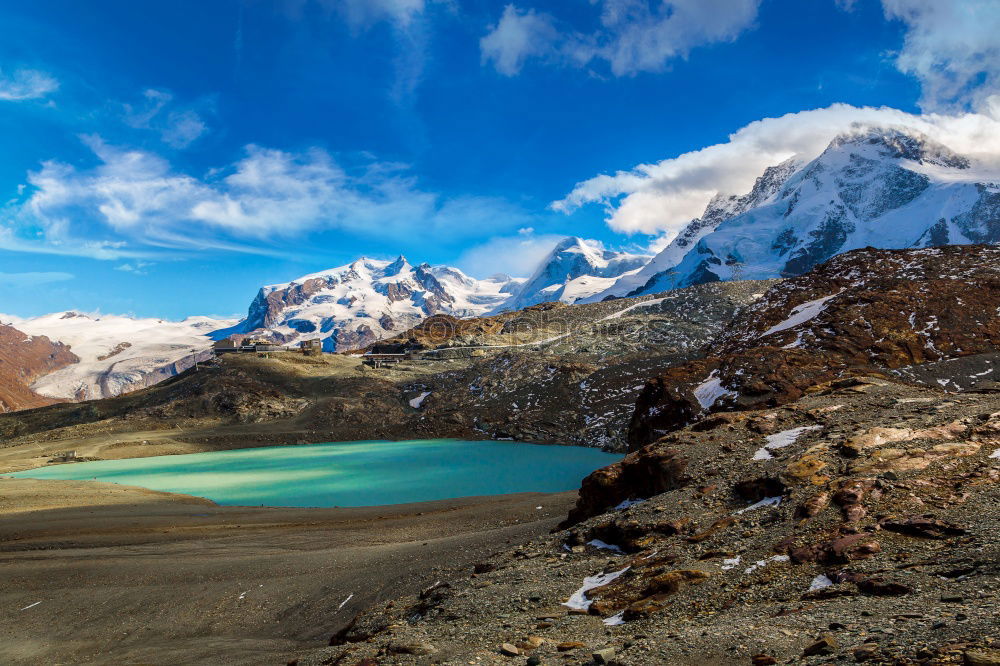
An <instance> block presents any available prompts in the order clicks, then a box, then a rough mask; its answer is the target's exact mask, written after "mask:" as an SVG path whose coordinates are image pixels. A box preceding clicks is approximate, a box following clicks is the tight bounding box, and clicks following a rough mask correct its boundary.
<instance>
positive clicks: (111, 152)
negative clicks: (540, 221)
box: [0, 136, 527, 258]
mask: <svg viewBox="0 0 1000 666" xmlns="http://www.w3.org/2000/svg"><path fill="white" fill-rule="evenodd" d="M84 140H85V142H86V144H87V145H88V146H89V147H90V149H91V150H92V151H93V153H94V156H95V157H96V161H97V163H96V164H95V165H94V166H92V167H90V168H86V169H82V168H78V167H75V166H71V165H68V164H65V163H62V162H57V161H48V162H44V163H43V164H42V166H41V168H40V169H39V170H37V171H35V172H32V173H30V174H29V175H28V183H29V185H30V188H29V189H28V190H27V191H26V192H25V195H24V197H22V199H21V200H19V201H17V202H15V203H14V204H12V205H9V206H8V207H7V208H6V209H5V210H4V211H3V215H2V216H0V246H2V247H6V248H8V249H21V250H32V251H62V252H67V253H70V252H73V251H74V250H76V252H77V253H79V254H88V255H91V256H100V257H101V258H116V257H119V256H135V255H134V254H133V255H129V252H130V251H132V252H134V251H135V250H136V249H137V248H143V247H146V248H149V247H153V248H172V249H182V250H183V249H192V248H198V249H204V248H213V249H220V250H234V251H249V252H261V253H273V252H272V251H271V250H270V249H269V248H273V247H274V246H275V245H277V244H280V243H281V242H282V241H283V240H287V239H289V238H292V237H300V236H302V235H305V234H307V233H310V232H313V231H319V230H326V229H341V230H347V231H351V232H355V233H361V234H366V235H370V236H374V237H382V238H392V237H399V236H401V235H407V234H410V235H412V234H414V233H417V234H421V235H426V236H430V237H436V238H439V239H440V240H441V241H442V242H445V241H448V240H451V239H459V238H463V237H464V238H468V237H475V236H477V235H479V234H481V233H482V230H483V229H491V228H493V229H495V228H504V227H505V226H506V227H507V228H516V227H517V226H521V225H523V224H524V222H525V221H527V216H526V215H525V214H524V213H523V212H522V211H521V210H520V209H517V208H515V207H513V206H511V205H510V204H507V203H505V202H504V201H501V200H496V199H493V198H489V197H468V196H466V197H453V198H447V197H443V196H441V195H439V194H436V193H433V192H428V191H425V190H423V189H421V188H420V187H418V185H417V183H416V181H415V179H414V178H413V177H412V176H411V175H410V173H409V171H408V169H407V168H406V167H405V165H400V164H394V163H387V162H375V161H371V160H368V161H364V162H361V163H346V164H345V163H342V162H340V161H338V160H337V159H335V158H334V157H333V156H332V155H330V154H329V153H327V152H326V151H324V150H321V149H318V148H314V149H311V150H306V151H304V152H300V153H291V152H286V151H281V150H275V149H271V148H265V147H261V146H254V145H250V146H247V147H246V150H245V154H244V156H243V157H242V158H241V159H240V160H238V161H236V162H235V163H234V164H232V165H229V166H227V167H225V168H222V169H218V170H213V171H211V172H209V173H208V174H206V175H205V176H202V177H196V176H193V175H190V174H186V173H183V172H180V171H178V170H176V169H175V168H174V167H173V166H172V165H171V164H170V162H168V161H167V160H165V159H164V158H163V157H161V156H159V155H156V154H154V153H151V152H148V151H144V150H134V149H124V148H120V147H117V146H112V145H109V144H107V143H105V142H104V141H103V140H102V139H101V138H100V137H96V136H89V137H84ZM94 243H98V244H97V245H96V246H95V245H94ZM114 244H118V245H114ZM139 256H142V255H141V254H140V255H139Z"/></svg>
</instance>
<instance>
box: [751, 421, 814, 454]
mask: <svg viewBox="0 0 1000 666" xmlns="http://www.w3.org/2000/svg"><path fill="white" fill-rule="evenodd" d="M822 427H823V426H819V425H812V426H801V427H799V428H792V429H791V430H783V431H781V432H776V433H774V434H773V435H768V436H767V437H765V438H764V440H765V441H766V442H767V443H766V444H764V446H762V447H761V448H759V449H757V452H756V453H754V454H753V459H754V460H769V459H771V458H773V457H774V456H772V455H771V453H770V452H771V451H773V450H774V449H783V448H785V447H786V446H790V445H792V444H794V443H795V441H796V440H798V438H799V436H800V435H801V434H802V433H804V432H809V431H810V430H819V429H820V428H822Z"/></svg>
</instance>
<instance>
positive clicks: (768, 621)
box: [298, 378, 1000, 666]
mask: <svg viewBox="0 0 1000 666" xmlns="http://www.w3.org/2000/svg"><path fill="white" fill-rule="evenodd" d="M595 476H598V475H595ZM615 478H621V479H623V480H626V481H627V486H628V488H629V490H628V492H626V493H624V494H622V495H619V497H624V498H625V499H624V500H617V501H616V504H614V505H612V506H611V507H609V508H604V509H601V510H600V512H599V513H598V514H597V515H594V516H593V517H590V518H588V519H586V520H582V521H580V522H577V520H579V519H580V518H582V516H576V517H575V520H574V521H573V522H572V524H568V525H566V526H564V529H562V530H559V531H557V532H555V533H553V534H552V535H551V536H549V537H546V538H541V539H538V540H536V541H534V542H532V543H531V544H529V545H527V546H523V547H519V548H517V549H504V550H503V551H502V552H501V553H500V554H498V555H497V556H495V557H493V558H491V559H489V560H485V561H483V562H481V563H479V564H477V565H476V566H475V567H474V568H472V567H470V568H469V569H468V570H467V571H466V572H465V574H464V575H460V576H454V577H450V578H446V579H444V580H436V579H433V578H431V577H428V578H427V581H426V583H427V588H426V590H425V591H424V592H423V593H422V594H420V595H418V596H413V597H403V598H400V599H397V600H394V601H393V602H392V603H390V604H388V605H380V606H378V607H375V608H372V609H369V610H368V611H366V612H363V613H361V614H359V615H358V616H357V617H356V618H355V619H354V621H353V623H352V625H351V626H350V627H348V628H347V629H346V630H343V631H339V632H337V633H333V634H332V635H331V647H329V648H326V649H322V650H316V651H313V652H304V653H303V654H302V655H301V657H300V659H299V662H298V663H299V664H301V665H303V666H305V665H307V664H344V663H346V664H361V663H391V664H418V663H430V662H431V660H438V662H439V663H469V662H472V663H476V664H480V663H481V664H524V663H534V664H546V663H575V664H593V663H597V664H621V665H622V666H648V665H649V664H723V665H730V664H731V665H740V664H777V663H796V664H829V663H873V664H926V665H931V664H935V665H944V664H956V665H957V664H993V663H997V659H998V658H1000V642H998V640H1000V636H998V634H997V626H998V624H997V621H998V619H1000V618H998V615H997V608H998V607H1000V568H998V566H997V562H998V561H1000V538H998V535H1000V509H998V507H1000V394H998V393H996V392H995V391H969V392H964V393H962V394H958V395H955V394H946V393H944V392H943V391H942V390H941V389H939V388H938V389H935V388H931V387H919V386H912V385H908V384H904V383H901V382H898V381H891V380H886V379H881V378H855V379H853V380H850V381H844V382H840V383H827V384H823V385H821V386H818V387H817V390H815V391H813V392H812V393H810V394H808V395H806V396H804V397H802V398H800V399H799V400H798V401H796V402H794V403H791V404H789V405H787V406H783V407H776V408H771V409H762V410H753V411H745V412H740V413H736V414H727V415H725V418H723V417H719V418H717V419H714V420H711V421H708V422H704V423H703V424H702V425H700V426H697V427H687V428H683V429H681V430H678V431H676V432H674V433H673V434H672V435H671V436H670V437H669V438H668V439H665V440H663V441H661V442H658V443H656V444H654V445H652V446H650V447H647V448H646V449H643V450H642V451H639V452H636V453H632V454H630V455H629V456H628V457H627V458H626V459H625V460H624V461H623V462H622V463H621V464H620V465H616V466H614V467H612V468H609V469H608V470H606V471H604V472H603V473H599V476H598V478H594V479H592V480H591V482H590V483H591V485H592V486H593V485H596V484H598V483H601V482H602V481H600V479H603V480H604V481H606V482H607V483H609V484H613V479H615ZM584 492H588V489H587V488H586V487H585V489H584ZM366 659H368V660H371V661H367V662H366V661H365V660H366ZM529 660H530V661H529Z"/></svg>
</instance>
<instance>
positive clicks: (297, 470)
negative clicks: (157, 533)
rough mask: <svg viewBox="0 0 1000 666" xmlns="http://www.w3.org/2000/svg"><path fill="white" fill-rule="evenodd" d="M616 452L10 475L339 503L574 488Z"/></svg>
mask: <svg viewBox="0 0 1000 666" xmlns="http://www.w3.org/2000/svg"><path fill="white" fill-rule="evenodd" d="M620 459H621V456H619V455H615V454H611V453H604V452H602V451H599V450H597V449H588V448H583V447H578V446H542V445H538V444H523V443H520V442H466V441H460V440H453V439H424V440H411V441H406V442H340V443H332V444H310V445H306V446H272V447H266V448H256V449H236V450H232V451H218V452H212V453H194V454H189V455H180V456H157V457H152V458H132V459H128V460H101V461H95V462H86V463H71V464H65V465H52V466H50V467H42V468H38V469H32V470H27V471H24V472H18V473H16V474H12V475H11V476H15V477H20V478H31V479H73V480H94V479H96V480H98V481H110V482H114V483H121V484H125V485H130V486H141V487H143V488H150V489H152V490H163V491H167V492H174V493H185V494H188V495H196V496H198V497H206V498H208V499H210V500H213V501H215V502H218V503H219V504H228V505H243V506H253V505H266V506H299V507H306V506H308V507H330V506H345V507H346V506H377V505H383V504H403V503H408V502H425V501H429V500H437V499H451V498H455V497H470V496H474V495H503V494H507V493H519V492H560V491H564V490H573V489H576V488H578V487H579V486H580V481H581V480H582V479H583V478H584V477H585V476H587V475H588V474H589V473H590V472H592V471H594V470H595V469H598V468H600V467H605V466H606V465H610V464H611V463H613V462H616V461H618V460H620Z"/></svg>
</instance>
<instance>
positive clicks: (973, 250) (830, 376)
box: [629, 245, 1000, 450]
mask: <svg viewBox="0 0 1000 666" xmlns="http://www.w3.org/2000/svg"><path fill="white" fill-rule="evenodd" d="M998 260H1000V248H997V247H994V246H982V245H981V246H969V245H967V246H948V247H940V248H928V249H924V250H872V249H868V250H858V251H856V252H850V253H847V254H844V255H840V256H838V257H835V258H834V259H832V260H830V261H829V262H827V263H825V264H823V265H821V266H819V267H817V268H816V269H815V270H813V271H811V272H810V273H808V274H806V275H803V276H801V277H798V278H793V279H789V280H785V281H782V282H780V283H778V284H777V285H775V286H774V287H772V288H771V289H769V290H768V292H767V293H766V294H765V295H764V296H763V297H762V298H761V299H760V300H759V301H757V303H755V306H754V308H753V309H752V310H748V311H746V312H744V313H743V314H742V315H740V316H739V317H737V318H736V319H735V320H734V321H733V322H731V323H730V324H729V325H728V326H727V328H726V330H725V331H724V332H723V333H722V335H721V336H720V337H719V338H718V339H717V340H716V341H714V342H713V344H712V345H711V346H710V348H709V349H708V351H707V358H705V359H703V360H699V361H695V362H692V363H687V364H682V365H678V366H676V367H672V368H669V369H667V370H665V371H663V372H662V373H660V374H659V375H658V376H657V377H655V378H654V379H652V380H651V381H650V382H649V383H648V384H647V386H646V388H645V389H644V390H643V394H642V396H641V397H640V399H639V402H638V404H637V406H636V412H635V415H634V417H633V419H632V424H631V426H630V428H629V442H630V446H631V448H632V449H633V450H636V449H638V448H641V447H642V446H644V445H645V444H648V443H650V442H651V441H653V440H655V439H657V438H658V437H659V436H661V435H663V434H665V433H667V432H670V431H671V430H674V429H677V428H679V427H681V426H684V425H686V424H688V423H691V422H693V421H695V420H698V419H702V418H704V417H705V416H706V415H707V414H710V413H714V412H719V411H729V410H734V409H754V408H762V407H766V406H773V405H779V404H785V403H788V402H792V401H794V400H797V399H798V398H800V397H801V396H802V395H803V394H804V393H806V392H808V391H809V390H810V389H811V388H812V387H814V386H816V385H818V384H821V383H823V382H828V381H833V380H836V379H845V378H849V377H853V376H859V375H871V374H878V375H882V376H889V375H890V373H893V372H894V373H896V374H897V376H904V377H907V378H909V379H911V380H917V379H919V378H921V374H920V373H919V372H914V371H913V368H914V367H919V366H922V365H926V364H928V363H931V362H933V363H934V364H935V365H934V366H933V368H934V372H933V373H932V374H931V376H928V377H924V380H925V381H930V382H933V383H935V384H937V385H940V386H945V387H949V388H965V387H970V386H975V385H979V384H988V383H990V382H996V381H997V380H1000V374H998V373H997V372H996V371H995V370H994V369H993V368H994V366H993V364H992V363H989V364H987V363H985V362H984V363H983V367H982V368H978V367H970V366H969V365H968V364H962V363H949V362H947V361H949V360H950V359H959V358H963V357H970V356H973V355H978V354H988V353H993V352H996V351H997V350H998V347H1000V317H998V313H1000V264H998ZM987 360H988V359H987Z"/></svg>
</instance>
